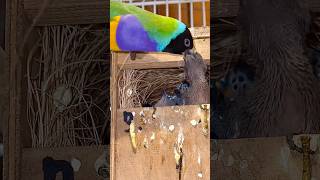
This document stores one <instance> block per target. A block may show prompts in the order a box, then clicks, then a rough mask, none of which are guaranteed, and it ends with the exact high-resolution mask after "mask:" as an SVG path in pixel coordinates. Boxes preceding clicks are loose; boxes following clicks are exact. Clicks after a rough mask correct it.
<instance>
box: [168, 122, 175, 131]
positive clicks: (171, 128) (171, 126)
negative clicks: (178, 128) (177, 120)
mask: <svg viewBox="0 0 320 180" xmlns="http://www.w3.org/2000/svg"><path fill="white" fill-rule="evenodd" d="M169 131H170V132H172V131H174V125H173V124H171V125H170V126H169Z"/></svg>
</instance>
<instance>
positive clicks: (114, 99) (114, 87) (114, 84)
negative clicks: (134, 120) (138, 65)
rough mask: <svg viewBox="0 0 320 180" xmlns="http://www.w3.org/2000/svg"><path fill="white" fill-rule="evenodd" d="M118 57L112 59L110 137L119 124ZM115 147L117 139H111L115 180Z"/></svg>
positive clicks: (112, 168)
mask: <svg viewBox="0 0 320 180" xmlns="http://www.w3.org/2000/svg"><path fill="white" fill-rule="evenodd" d="M118 56H119V54H117V53H112V59H111V84H110V102H111V131H110V136H111V137H115V136H116V123H117V109H118V79H119V77H118V76H119V75H118V71H119V67H118V61H117V59H118ZM115 147H116V142H115V138H111V140H110V149H111V152H110V164H111V166H110V172H111V177H110V178H111V179H112V180H115V172H116V169H115V167H114V164H115Z"/></svg>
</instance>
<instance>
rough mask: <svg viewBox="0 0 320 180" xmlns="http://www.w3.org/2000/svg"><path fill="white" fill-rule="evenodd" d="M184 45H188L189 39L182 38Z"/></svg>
mask: <svg viewBox="0 0 320 180" xmlns="http://www.w3.org/2000/svg"><path fill="white" fill-rule="evenodd" d="M184 45H185V46H186V47H190V39H184Z"/></svg>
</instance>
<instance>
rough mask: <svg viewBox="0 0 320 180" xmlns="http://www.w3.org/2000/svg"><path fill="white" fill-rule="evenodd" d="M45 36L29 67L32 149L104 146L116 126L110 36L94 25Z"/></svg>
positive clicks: (56, 29)
mask: <svg viewBox="0 0 320 180" xmlns="http://www.w3.org/2000/svg"><path fill="white" fill-rule="evenodd" d="M39 32H40V37H41V38H40V39H39V41H38V43H37V44H36V45H35V47H34V48H33V50H32V51H31V53H30V54H29V57H28V63H27V80H28V97H27V100H28V102H27V110H28V116H27V119H28V123H29V127H30V134H31V138H32V147H62V146H85V145H99V144H102V142H103V136H104V134H105V133H106V132H107V131H108V125H109V123H110V112H109V108H108V105H109V102H108V101H109V98H108V96H109V92H108V91H109V87H108V86H109V72H108V71H109V64H108V63H109V61H106V60H105V56H106V52H107V47H106V46H105V44H106V43H107V42H106V38H104V37H106V36H105V33H104V32H103V31H102V30H101V27H100V28H94V27H92V26H86V27H80V26H49V27H44V28H41V29H40V30H39Z"/></svg>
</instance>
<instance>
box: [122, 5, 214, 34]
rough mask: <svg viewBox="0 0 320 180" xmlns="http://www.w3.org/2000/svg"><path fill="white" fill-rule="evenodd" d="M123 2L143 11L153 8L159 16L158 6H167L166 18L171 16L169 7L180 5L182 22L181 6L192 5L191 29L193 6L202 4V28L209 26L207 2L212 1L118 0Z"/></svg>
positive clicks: (179, 15) (179, 10)
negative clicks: (146, 8) (147, 7)
mask: <svg viewBox="0 0 320 180" xmlns="http://www.w3.org/2000/svg"><path fill="white" fill-rule="evenodd" d="M118 1H121V2H126V3H130V4H133V5H135V6H139V7H141V8H142V9H145V7H146V6H151V7H153V13H156V14H157V6H159V5H165V7H166V8H165V9H166V16H169V5H170V4H177V5H178V19H179V20H180V21H181V19H182V16H181V14H182V13H181V9H182V8H181V4H190V28H191V29H192V28H194V12H193V4H194V3H202V27H206V26H207V22H206V17H207V15H209V14H207V12H206V2H210V0H118Z"/></svg>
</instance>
